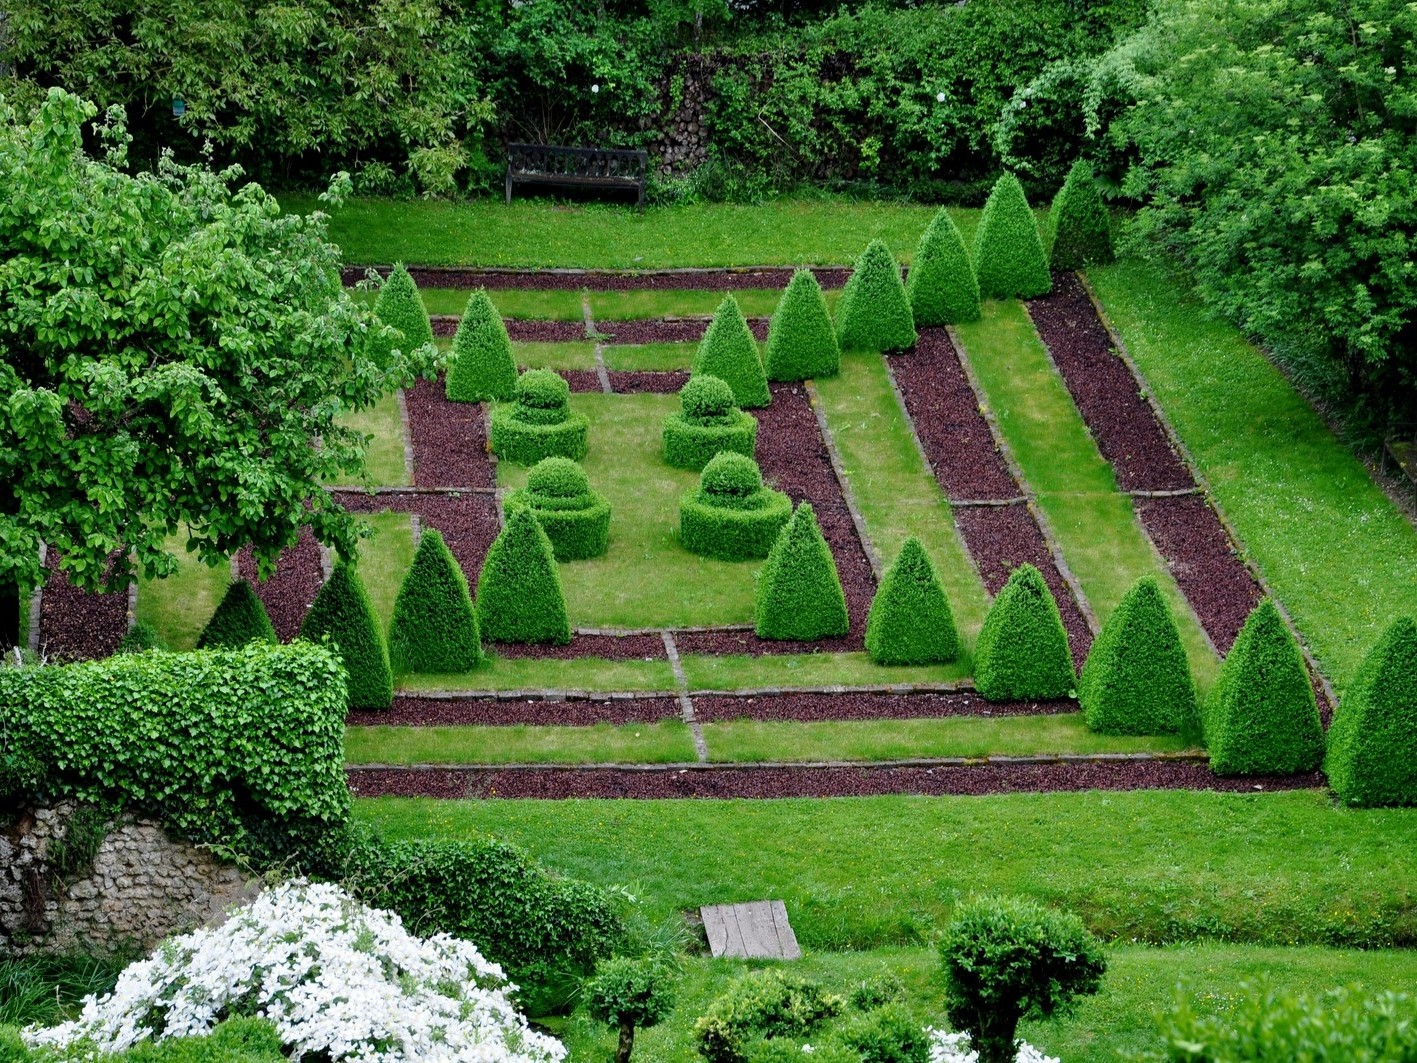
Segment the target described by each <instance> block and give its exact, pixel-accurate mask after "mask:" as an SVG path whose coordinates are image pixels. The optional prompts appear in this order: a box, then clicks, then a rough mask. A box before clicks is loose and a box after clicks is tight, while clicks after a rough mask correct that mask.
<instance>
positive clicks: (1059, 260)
mask: <svg viewBox="0 0 1417 1063" xmlns="http://www.w3.org/2000/svg"><path fill="white" fill-rule="evenodd" d="M1048 255H1049V265H1050V266H1051V267H1052V268H1053V269H1082V268H1083V267H1084V266H1101V265H1106V264H1107V263H1108V262H1111V261H1112V260H1113V259H1114V258H1115V257H1116V255H1115V254H1114V253H1113V251H1112V227H1111V224H1110V222H1109V219H1108V217H1107V208H1106V207H1104V206H1103V205H1102V197H1101V196H1099V195H1098V194H1097V182H1096V181H1094V180H1093V177H1092V165H1091V164H1090V163H1088V162H1087V161H1085V160H1083V159H1079V160H1078V161H1077V162H1075V163H1073V166H1072V169H1070V170H1069V171H1068V177H1067V180H1065V181H1064V182H1063V187H1062V188H1060V189H1058V194H1057V195H1056V196H1054V197H1053V209H1052V210H1051V211H1050V212H1049V214H1048Z"/></svg>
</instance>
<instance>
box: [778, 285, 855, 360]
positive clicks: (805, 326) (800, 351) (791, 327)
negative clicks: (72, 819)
mask: <svg viewBox="0 0 1417 1063" xmlns="http://www.w3.org/2000/svg"><path fill="white" fill-rule="evenodd" d="M840 371H841V346H840V344H838V343H837V340H836V329H835V328H834V327H833V326H832V320H831V316H830V315H829V314H828V313H827V299H826V296H825V295H823V294H822V286H821V285H820V284H818V283H817V278H816V276H814V275H813V273H812V271H811V270H809V269H799V270H797V271H796V272H795V273H793V274H792V280H791V282H790V283H789V284H788V285H787V288H786V289H785V290H784V291H783V293H782V298H781V299H779V300H778V301H777V310H776V311H775V312H774V313H773V315H772V322H771V324H769V325H768V347H767V374H768V379H769V380H814V379H816V378H818V377H824V376H836V374H837V373H839V372H840Z"/></svg>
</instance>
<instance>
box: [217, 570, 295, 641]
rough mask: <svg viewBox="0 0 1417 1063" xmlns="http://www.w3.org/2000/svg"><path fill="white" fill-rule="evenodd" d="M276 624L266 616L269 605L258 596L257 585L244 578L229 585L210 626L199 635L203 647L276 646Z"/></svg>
mask: <svg viewBox="0 0 1417 1063" xmlns="http://www.w3.org/2000/svg"><path fill="white" fill-rule="evenodd" d="M279 641H280V639H278V638H276V629H275V626H274V625H273V624H272V623H271V618H270V617H269V616H268V615H266V607H265V606H264V605H263V604H261V599H260V598H258V597H257V596H256V591H255V588H253V587H252V586H251V584H250V583H249V582H248V581H247V580H244V579H238V580H233V581H232V583H231V586H229V587H227V588H226V594H224V595H223V596H222V599H221V604H220V605H218V606H217V607H216V612H214V613H212V618H211V619H210V620H208V621H207V626H206V627H204V628H202V633H201V635H200V636H198V638H197V649H199V650H234V649H236V648H237V647H239V646H244V645H246V643H248V642H266V643H270V644H271V645H275V644H276V643H277V642H279Z"/></svg>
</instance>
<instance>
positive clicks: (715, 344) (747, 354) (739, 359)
mask: <svg viewBox="0 0 1417 1063" xmlns="http://www.w3.org/2000/svg"><path fill="white" fill-rule="evenodd" d="M693 374H694V376H716V377H718V379H720V380H722V381H723V382H724V383H726V384H727V385H728V386H729V387H730V388H732V389H733V398H734V401H736V402H737V403H738V405H739V406H741V407H743V408H744V409H756V408H757V407H760V406H767V405H768V404H769V403H771V402H772V393H771V392H769V391H768V378H767V375H766V374H765V373H764V372H763V362H762V359H761V358H760V357H759V356H758V341H757V340H755V339H754V338H753V332H752V330H751V329H750V328H748V322H747V321H745V320H744V319H743V311H742V310H741V309H739V307H738V300H737V299H735V298H733V296H732V295H725V296H724V297H723V302H721V303H720V304H719V306H718V309H717V310H716V311H714V315H713V320H712V321H710V322H709V327H708V328H707V329H706V330H705V331H704V338H703V339H701V340H700V341H699V346H698V350H696V351H695V352H694V364H693Z"/></svg>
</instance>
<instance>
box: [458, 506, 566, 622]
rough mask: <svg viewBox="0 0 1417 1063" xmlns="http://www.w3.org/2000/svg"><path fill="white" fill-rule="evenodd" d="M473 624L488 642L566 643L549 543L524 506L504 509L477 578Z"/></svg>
mask: <svg viewBox="0 0 1417 1063" xmlns="http://www.w3.org/2000/svg"><path fill="white" fill-rule="evenodd" d="M477 622H478V625H479V626H480V627H481V629H482V637H483V638H485V639H487V640H488V641H489V642H549V643H553V644H555V645H562V646H564V645H565V644H566V643H568V642H570V641H571V622H570V619H569V618H568V617H567V615H566V596H565V594H564V593H563V592H562V590H561V575H560V573H559V572H558V571H557V570H556V558H555V554H554V553H553V551H552V548H551V540H550V539H548V538H547V537H546V533H545V532H544V531H542V530H541V525H540V524H539V523H537V520H536V517H534V516H533V515H532V513H531V510H530V509H528V508H527V507H526V506H519V505H514V506H510V507H508V509H507V523H506V527H504V528H503V529H502V533H501V534H500V535H498V536H497V538H496V539H495V540H494V541H493V543H492V546H491V548H490V549H489V550H488V551H487V560H486V561H484V562H483V563H482V572H481V574H480V575H479V576H478V578H477Z"/></svg>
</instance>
